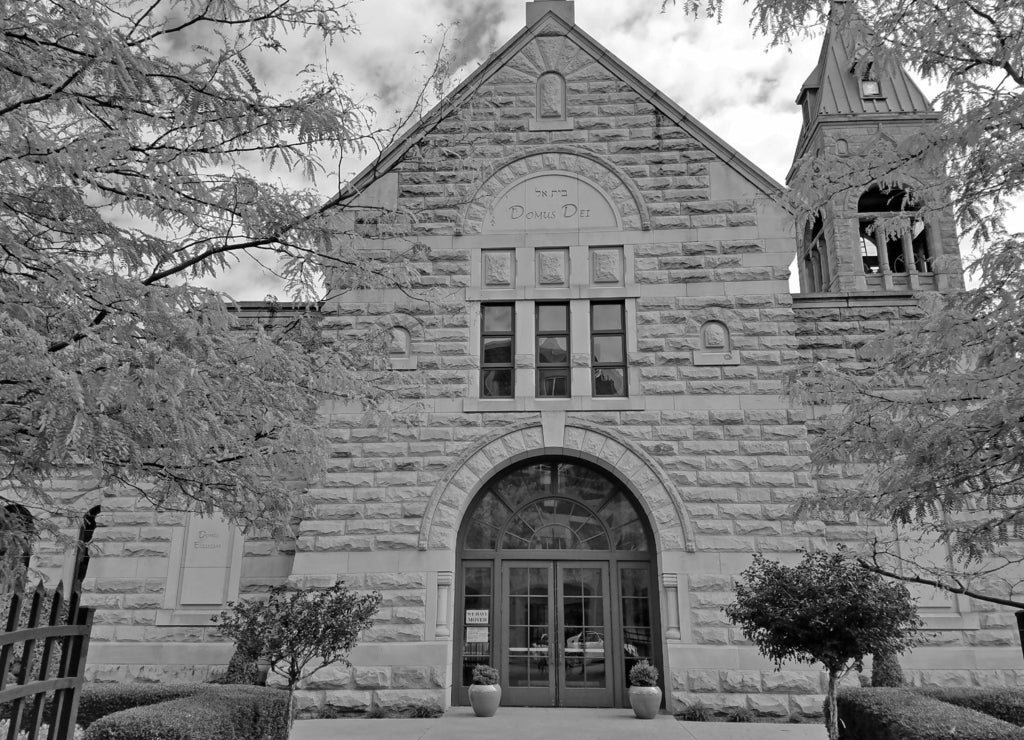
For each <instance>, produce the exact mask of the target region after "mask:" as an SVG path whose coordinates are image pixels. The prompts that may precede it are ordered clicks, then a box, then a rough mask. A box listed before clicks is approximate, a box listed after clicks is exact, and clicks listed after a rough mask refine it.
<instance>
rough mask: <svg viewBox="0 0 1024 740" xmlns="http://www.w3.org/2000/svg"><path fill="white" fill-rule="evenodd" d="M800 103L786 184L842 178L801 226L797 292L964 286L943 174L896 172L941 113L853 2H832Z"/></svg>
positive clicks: (904, 170) (800, 96) (903, 168)
mask: <svg viewBox="0 0 1024 740" xmlns="http://www.w3.org/2000/svg"><path fill="white" fill-rule="evenodd" d="M796 102H797V104H798V105H799V106H800V108H801V110H802V112H803V125H802V127H801V130H800V139H799V141H798V143H797V149H796V154H795V156H794V162H793V166H792V168H791V169H790V172H789V175H788V176H787V178H786V182H787V185H791V186H792V184H793V183H794V182H795V181H796V180H797V179H799V177H800V174H801V173H802V172H803V173H806V172H810V171H815V170H820V171H822V172H829V173H832V172H835V173H838V174H837V175H836V177H837V178H841V179H842V182H843V187H842V188H840V189H838V190H839V193H838V194H837V195H834V196H831V197H829V198H828V200H826V201H825V202H824V203H822V204H819V208H820V210H819V213H818V216H817V218H816V219H814V220H813V221H812V222H811V223H809V224H807V226H806V227H805V228H804V229H803V230H802V232H800V233H799V234H798V245H797V265H798V270H799V275H800V289H801V292H802V293H864V292H869V293H883V292H893V291H920V290H939V291H946V290H956V289H958V288H961V287H963V268H962V265H961V262H960V250H959V246H958V244H957V235H956V228H955V224H954V221H953V215H952V210H951V209H950V207H949V206H948V205H944V204H943V200H942V197H941V195H938V194H936V191H937V188H936V187H934V186H935V185H936V184H937V182H938V176H940V175H941V174H942V173H936V174H932V175H931V176H929V173H928V170H927V169H925V168H918V169H912V168H909V167H907V166H901V167H900V169H899V171H900V172H901V173H903V174H901V175H899V176H896V177H894V176H893V175H892V174H891V173H892V171H893V169H894V168H895V166H896V165H897V164H898V163H899V162H900V161H901V159H902V155H903V153H904V152H903V150H904V149H905V147H904V143H905V142H908V141H910V140H911V139H912V137H915V136H918V135H920V134H921V133H922V132H923V131H925V130H926V128H927V127H930V126H933V125H934V124H935V123H937V122H938V120H939V114H938V113H936V112H935V110H934V109H933V108H932V106H931V103H930V102H929V100H928V99H927V98H926V97H925V96H924V94H923V93H922V92H921V90H920V89H919V88H918V87H917V85H916V84H915V83H914V81H913V80H912V79H911V78H910V76H909V75H908V74H907V72H906V70H904V69H903V68H902V67H901V66H900V65H899V64H898V63H896V62H895V61H894V60H893V59H892V58H891V57H888V56H887V55H885V50H884V48H883V47H881V46H880V44H879V43H878V41H877V39H876V38H874V34H873V33H872V31H871V29H870V28H869V27H868V25H867V24H866V23H865V22H864V20H863V19H862V18H861V17H860V16H859V15H857V13H856V7H855V4H854V3H853V2H846V1H845V0H833V3H832V12H831V17H830V20H829V24H828V28H827V30H826V32H825V38H824V40H823V42H822V47H821V54H820V55H819V58H818V64H817V66H816V67H815V68H814V71H812V72H811V74H810V76H809V77H808V78H807V80H806V82H804V84H803V86H802V88H801V89H800V94H799V95H798V96H797V99H796ZM804 168H810V169H807V170H805V169H804ZM822 189H823V190H826V191H828V192H831V191H832V188H831V187H828V186H827V185H825V186H824V187H823V188H822ZM931 201H934V202H931Z"/></svg>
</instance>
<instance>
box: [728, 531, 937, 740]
mask: <svg viewBox="0 0 1024 740" xmlns="http://www.w3.org/2000/svg"><path fill="white" fill-rule="evenodd" d="M725 613H726V615H727V616H728V617H729V619H730V620H731V621H732V622H733V623H734V624H737V625H739V626H740V628H741V629H742V630H743V635H744V637H746V638H747V639H748V640H750V641H751V642H752V643H754V645H755V646H756V647H757V649H758V650H760V651H761V654H762V655H764V656H765V657H766V658H768V659H770V660H772V661H774V662H775V665H776V668H780V667H781V665H782V662H783V661H786V660H796V661H798V662H801V663H822V664H823V665H824V666H825V669H826V670H827V671H828V696H827V699H826V703H825V708H826V713H825V714H826V716H825V724H826V726H827V727H828V736H829V740H836V739H837V738H838V737H839V725H838V721H837V717H836V687H837V685H838V683H839V680H840V679H841V678H842V677H843V675H845V674H846V672H848V671H850V670H851V669H856V670H860V669H861V667H862V665H863V661H864V656H865V655H868V654H871V653H876V654H879V653H888V654H898V653H902V652H903V651H904V650H906V649H907V648H908V647H909V646H910V645H911V644H912V642H913V638H914V635H915V634H916V632H917V630H918V628H919V627H920V624H921V622H920V619H918V616H917V609H916V607H915V604H914V602H913V600H912V599H911V597H910V593H909V592H908V591H907V588H906V586H904V585H903V584H902V583H893V582H890V581H886V580H885V579H883V578H882V577H881V576H879V575H878V574H876V573H872V572H871V571H868V570H866V569H864V568H862V567H861V566H860V565H858V564H857V563H856V562H855V561H853V560H851V559H850V558H848V557H847V556H846V554H845V553H844V552H843V551H842V550H840V551H839V552H835V553H826V552H818V553H806V554H805V555H804V558H803V560H801V561H800V563H798V564H797V565H795V566H792V567H790V566H786V565H783V564H781V563H778V562H775V561H772V560H765V559H764V557H762V556H761V555H755V556H754V562H753V563H752V564H751V565H750V567H749V568H747V569H746V570H745V571H743V573H742V574H741V576H740V581H739V582H738V583H737V585H736V601H735V602H734V603H732V604H729V605H728V606H726V607H725Z"/></svg>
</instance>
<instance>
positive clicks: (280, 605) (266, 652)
mask: <svg viewBox="0 0 1024 740" xmlns="http://www.w3.org/2000/svg"><path fill="white" fill-rule="evenodd" d="M380 601H381V595H380V593H379V592H377V591H374V592H372V593H369V594H356V593H354V592H352V591H350V590H349V589H348V587H347V586H345V584H344V583H341V582H340V581H339V582H338V583H335V584H334V585H333V586H331V587H330V588H326V589H322V590H300V591H290V590H289V589H288V588H287V587H285V586H275V587H274V588H272V589H270V595H269V597H268V598H267V599H266V601H256V600H253V601H240V602H237V603H236V602H229V603H228V607H229V608H228V610H227V611H223V612H221V613H220V617H219V618H218V617H215V618H214V619H215V621H217V622H218V623H219V627H220V631H221V632H222V633H223V634H225V635H226V636H228V637H230V638H232V639H233V640H235V642H236V643H237V645H238V649H239V651H244V652H245V653H246V654H248V655H251V656H253V657H256V658H262V659H265V660H268V661H269V662H270V670H271V671H272V672H274V673H276V674H277V675H279V676H281V677H282V678H284V680H285V681H286V682H287V684H288V699H289V704H288V723H289V726H291V722H292V701H291V700H292V699H293V698H294V694H295V687H296V686H297V685H298V684H299V682H300V681H303V680H305V679H307V678H309V677H310V676H312V675H313V674H314V673H316V672H317V671H318V670H320V669H321V668H323V667H324V666H325V665H329V664H331V663H337V662H341V663H344V664H345V665H351V664H350V663H349V662H348V654H349V652H351V650H352V648H354V647H355V646H356V641H357V639H358V637H359V633H360V632H362V631H363V630H364V629H366V628H367V627H369V626H370V622H371V620H372V619H373V615H374V614H376V613H377V610H378V609H379V608H380Z"/></svg>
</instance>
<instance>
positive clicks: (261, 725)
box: [85, 685, 288, 740]
mask: <svg viewBox="0 0 1024 740" xmlns="http://www.w3.org/2000/svg"><path fill="white" fill-rule="evenodd" d="M199 688H200V690H199V691H198V692H195V693H193V694H192V695H190V696H186V697H183V698H180V699H174V700H172V701H166V702H163V703H160V704H149V705H147V706H140V707H135V708H134V709H126V710H123V711H120V712H115V713H113V714H109V715H107V716H106V717H103V718H101V719H98V720H96V721H95V722H93V723H92V725H90V727H89V729H88V730H86V732H85V740H142V739H144V740H287V739H288V694H287V693H286V692H283V691H280V690H278V689H268V688H264V687H261V686H231V685H225V686H216V685H205V686H200V687H199Z"/></svg>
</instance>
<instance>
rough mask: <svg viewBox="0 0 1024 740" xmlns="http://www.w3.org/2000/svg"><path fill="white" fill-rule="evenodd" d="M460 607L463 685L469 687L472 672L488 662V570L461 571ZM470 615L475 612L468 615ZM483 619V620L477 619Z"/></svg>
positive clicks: (490, 623)
mask: <svg viewBox="0 0 1024 740" xmlns="http://www.w3.org/2000/svg"><path fill="white" fill-rule="evenodd" d="M462 574H463V587H462V588H463V594H462V603H463V607H464V608H465V610H466V613H467V617H468V616H472V617H473V619H472V620H470V619H466V620H464V621H465V622H468V621H472V622H473V624H464V625H463V633H464V637H465V639H464V641H463V645H462V685H463V686H468V685H469V684H470V683H472V679H473V668H474V667H475V666H476V665H478V664H480V663H484V664H490V662H491V640H492V639H493V632H492V627H493V624H494V622H493V619H494V614H493V610H492V609H491V566H489V565H485V566H466V567H465V568H464V569H463V571H462ZM470 611H473V612H475V614H473V615H469V614H468V613H469V612H470ZM480 617H484V619H480Z"/></svg>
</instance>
